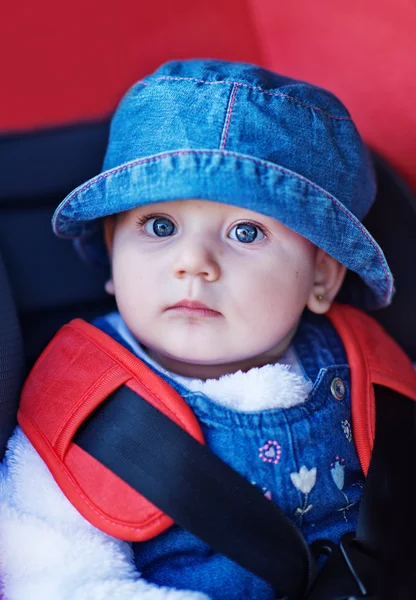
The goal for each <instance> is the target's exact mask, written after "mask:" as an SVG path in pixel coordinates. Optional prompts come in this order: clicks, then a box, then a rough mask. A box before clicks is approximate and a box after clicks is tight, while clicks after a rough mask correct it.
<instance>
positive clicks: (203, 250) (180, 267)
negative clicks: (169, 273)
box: [174, 242, 221, 281]
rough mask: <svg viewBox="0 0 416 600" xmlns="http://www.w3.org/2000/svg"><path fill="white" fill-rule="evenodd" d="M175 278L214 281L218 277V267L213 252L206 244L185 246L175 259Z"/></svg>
mask: <svg viewBox="0 0 416 600" xmlns="http://www.w3.org/2000/svg"><path fill="white" fill-rule="evenodd" d="M174 271H175V276H176V277H178V278H179V279H183V278H185V277H202V278H203V279H204V280H205V281H216V280H217V279H218V278H219V276H220V272H221V271H220V265H219V262H218V259H217V258H216V256H215V252H214V251H213V249H212V248H210V247H209V245H208V244H207V243H204V244H201V243H199V242H197V243H191V244H186V245H185V246H184V247H183V248H182V250H181V252H180V253H179V255H178V256H177V258H176V261H175V264H174Z"/></svg>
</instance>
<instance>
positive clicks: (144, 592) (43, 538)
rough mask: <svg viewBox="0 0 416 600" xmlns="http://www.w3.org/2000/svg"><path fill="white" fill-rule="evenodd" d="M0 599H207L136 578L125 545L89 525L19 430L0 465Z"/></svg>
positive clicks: (137, 575) (128, 550) (126, 545)
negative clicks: (0, 594) (1, 585)
mask: <svg viewBox="0 0 416 600" xmlns="http://www.w3.org/2000/svg"><path fill="white" fill-rule="evenodd" d="M0 564H1V578H2V580H3V590H2V591H3V594H4V600H139V599H140V600H207V596H206V595H205V594H201V593H198V592H190V591H180V590H175V589H168V588H161V587H157V586H155V585H153V584H149V583H147V582H146V581H145V580H144V579H142V578H141V577H140V574H139V573H138V572H137V570H136V568H135V566H134V563H133V553H132V549H131V545H130V544H128V543H127V542H123V541H121V540H117V539H115V538H112V537H110V536H108V535H106V534H105V533H103V532H101V531H99V530H98V529H96V528H95V527H94V526H93V525H91V524H90V523H88V522H87V521H86V520H85V519H84V518H83V517H82V516H81V515H80V514H79V513H78V512H77V511H76V510H75V509H74V507H73V506H72V505H71V504H70V502H69V501H68V500H67V499H66V497H65V496H64V495H63V494H62V492H61V491H60V489H59V488H58V486H57V484H56V483H55V481H54V479H53V477H52V475H51V474H50V472H49V471H48V469H47V467H46V466H45V464H44V463H43V461H42V459H41V458H40V457H39V455H38V454H37V452H36V451H35V449H34V448H33V446H32V445H31V444H30V442H29V440H28V439H27V438H26V436H25V435H24V433H23V432H22V430H21V429H20V428H19V427H18V428H17V429H16V430H15V433H14V434H13V437H12V438H11V439H10V441H9V449H8V451H7V454H6V458H5V460H4V463H3V465H1V469H0Z"/></svg>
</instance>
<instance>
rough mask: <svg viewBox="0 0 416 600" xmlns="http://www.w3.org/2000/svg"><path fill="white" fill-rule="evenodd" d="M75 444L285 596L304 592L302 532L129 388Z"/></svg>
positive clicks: (307, 571) (309, 562) (310, 564)
mask: <svg viewBox="0 0 416 600" xmlns="http://www.w3.org/2000/svg"><path fill="white" fill-rule="evenodd" d="M74 442H75V443H76V444H78V445H79V446H80V447H81V448H82V449H83V450H85V451H86V452H88V453H89V454H91V455H92V456H93V457H94V458H96V459H97V460H98V461H100V462H101V463H102V464H104V465H105V466H106V467H107V468H109V469H111V470H112V471H113V472H114V473H116V475H118V476H119V477H120V478H121V479H123V480H124V481H126V482H127V483H128V484H129V485H131V486H132V487H133V488H134V489H136V490H137V491H138V492H140V494H142V495H143V496H145V497H146V498H147V499H148V500H150V501H151V502H152V503H153V504H154V505H155V506H157V507H158V508H159V509H161V510H162V511H163V512H165V513H166V514H168V515H169V516H170V517H172V519H173V520H174V521H175V523H177V524H178V525H180V526H181V527H183V528H184V529H186V530H188V531H190V532H191V533H193V534H194V535H196V536H197V537H199V538H200V539H202V540H203V541H204V542H205V543H207V544H208V545H209V546H210V547H211V548H212V549H213V550H215V551H217V552H220V553H221V554H224V555H225V556H227V557H228V558H230V559H231V560H233V561H235V562H237V563H238V564H240V565H241V566H242V567H244V568H245V569H247V570H249V571H251V572H253V573H255V574H256V575H257V576H259V577H261V578H262V579H265V580H266V581H268V582H269V583H270V584H271V585H272V586H273V587H274V588H275V589H276V590H278V592H279V593H280V594H281V595H283V596H285V597H288V598H290V599H292V598H293V599H297V598H302V597H303V596H304V594H305V593H306V590H307V588H308V587H309V585H310V582H311V581H312V578H313V569H314V561H313V558H312V554H311V553H310V551H309V548H308V546H307V544H306V542H305V540H304V538H303V536H302V535H301V533H300V531H299V530H298V529H297V528H296V527H295V526H294V525H293V524H292V523H291V522H290V520H289V519H288V518H287V517H286V515H285V514H284V513H283V512H282V511H281V510H280V508H279V507H277V506H276V505H275V504H273V503H272V502H270V500H268V499H267V498H265V497H264V496H263V494H262V493H261V491H260V490H258V489H257V488H256V487H254V486H253V485H252V484H250V483H249V482H248V481H247V480H246V479H245V478H244V477H242V476H241V475H240V474H239V473H237V472H236V471H234V469H232V468H231V467H229V466H228V465H227V464H226V463H224V462H223V461H222V460H221V459H219V458H218V457H217V456H215V455H214V454H213V453H212V452H211V451H210V450H209V449H208V448H207V447H206V446H204V445H202V444H200V443H199V442H197V441H196V440H195V439H194V438H193V437H191V436H190V435H189V434H188V433H186V432H185V431H184V430H183V429H181V428H180V427H179V426H178V425H176V424H175V423H174V422H173V421H171V420H170V419H169V418H168V417H166V416H165V415H163V414H162V413H161V412H160V411H158V410H157V409H156V408H154V407H153V406H152V405H151V404H149V403H148V402H147V401H146V400H143V399H142V398H141V397H140V396H138V395H137V394H136V393H135V392H133V391H132V390H130V389H129V388H127V387H124V386H123V387H120V388H119V389H118V390H116V391H115V392H114V393H113V394H111V395H110V396H109V397H108V398H107V399H106V400H105V402H103V403H102V404H101V405H100V406H99V407H98V408H97V409H96V410H95V411H94V413H93V414H92V415H91V416H90V417H89V419H88V420H87V421H86V422H85V423H83V425H82V427H81V428H80V430H79V431H78V432H77V434H76V436H75V438H74ZM282 549H284V552H281V550H282Z"/></svg>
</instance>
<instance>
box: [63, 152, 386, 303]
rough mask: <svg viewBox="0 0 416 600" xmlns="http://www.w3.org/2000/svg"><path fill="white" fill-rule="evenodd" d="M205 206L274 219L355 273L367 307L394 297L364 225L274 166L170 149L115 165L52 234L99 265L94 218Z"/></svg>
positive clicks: (79, 191)
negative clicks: (161, 206) (200, 202)
mask: <svg viewBox="0 0 416 600" xmlns="http://www.w3.org/2000/svg"><path fill="white" fill-rule="evenodd" d="M179 199H204V200H212V201H216V202H223V203H226V204H230V205H235V206H239V207H244V208H246V209H248V210H253V211H256V212H259V213H262V214H265V215H267V216H270V217H273V218H275V219H277V220H278V221H280V222H282V223H283V224H284V225H286V226H287V227H289V228H290V229H293V230H294V231H296V232H297V233H299V234H301V235H303V236H304V237H306V238H308V239H309V240H310V241H311V242H312V243H314V244H315V245H317V246H319V247H320V248H322V249H323V250H325V251H326V252H327V253H328V254H330V255H331V256H333V257H334V258H335V259H337V260H338V261H339V262H340V263H342V264H344V265H345V266H346V267H347V268H348V269H351V270H352V271H355V272H356V273H357V274H358V275H359V276H360V277H361V278H362V280H363V281H364V283H365V284H366V285H367V286H368V291H369V294H368V297H367V298H366V301H365V304H366V308H369V309H370V308H371V309H373V308H381V307H383V306H387V305H388V304H389V303H390V301H391V298H392V295H393V292H394V284H393V277H392V274H391V272H390V269H389V267H388V264H387V261H386V259H385V257H384V254H383V252H382V250H381V248H380V247H379V245H378V244H377V242H376V241H375V240H374V238H373V237H372V236H371V234H370V233H369V232H368V231H367V229H366V228H365V227H364V226H363V225H362V223H361V222H360V221H359V220H358V219H357V218H356V217H355V216H354V215H353V214H352V213H351V212H350V211H349V210H347V209H346V208H345V206H344V205H343V204H342V203H341V202H340V201H339V200H337V199H336V198H335V197H334V196H332V195H331V194H330V193H328V192H327V191H326V190H324V189H322V188H320V187H319V186H317V185H316V184H314V183H313V182H312V181H309V180H308V179H306V178H305V177H303V176H301V175H299V174H298V173H295V172H293V171H290V170H289V169H286V168H284V167H281V166H279V165H276V164H275V163H272V162H268V161H265V160H260V159H258V158H255V157H252V156H248V155H244V154H239V153H236V152H229V151H226V150H209V149H197V150H194V149H192V150H186V149H185V150H184V149H179V150H173V151H170V152H164V153H160V154H156V155H153V156H148V157H144V158H139V159H137V160H133V161H130V162H128V163H125V164H123V165H119V166H116V167H114V168H112V169H109V170H108V171H105V172H103V173H101V174H99V175H97V176H96V177H94V178H92V179H90V180H89V181H87V182H86V183H84V184H83V185H80V186H79V187H77V188H76V189H75V190H74V191H73V192H71V193H70V194H69V195H68V196H67V197H66V198H65V199H64V200H63V202H61V204H60V205H59V206H58V208H57V209H56V211H55V214H54V217H53V221H52V223H53V229H54V232H55V233H56V234H57V235H58V236H60V237H64V238H72V239H76V240H77V246H78V248H79V250H81V252H82V254H83V257H84V258H85V259H86V260H89V261H91V262H95V263H103V261H105V260H106V258H105V257H106V255H107V254H106V250H105V246H104V242H103V237H102V234H101V229H102V226H101V222H100V221H99V219H101V218H102V217H105V216H107V215H111V214H115V213H119V212H123V211H126V210H130V209H132V208H136V207H139V206H143V205H147V204H151V203H155V202H163V201H172V200H179Z"/></svg>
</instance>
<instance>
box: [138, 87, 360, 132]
mask: <svg viewBox="0 0 416 600" xmlns="http://www.w3.org/2000/svg"><path fill="white" fill-rule="evenodd" d="M152 81H196V82H197V83H203V84H204V85H218V84H220V85H238V86H240V87H245V88H248V89H250V90H255V91H257V92H261V93H262V94H267V95H268V96H274V97H276V98H286V99H287V100H292V101H293V102H296V103H297V104H300V105H301V106H304V107H305V108H312V109H313V110H316V111H318V112H320V113H322V114H323V115H325V116H327V117H330V118H331V119H335V120H336V121H352V119H351V117H350V116H347V117H338V116H337V115H332V114H331V113H328V112H326V111H325V110H322V108H319V107H318V106H313V105H312V104H305V102H302V101H301V100H298V99H297V98H293V96H290V95H289V94H281V93H276V92H268V91H267V90H264V89H263V88H261V87H258V86H254V85H249V84H248V83H243V82H241V81H205V80H204V79H197V78H196V77H167V76H165V77H155V78H154V79H153V80H152ZM137 83H138V84H141V85H150V82H147V81H143V80H141V81H138V82H137Z"/></svg>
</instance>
